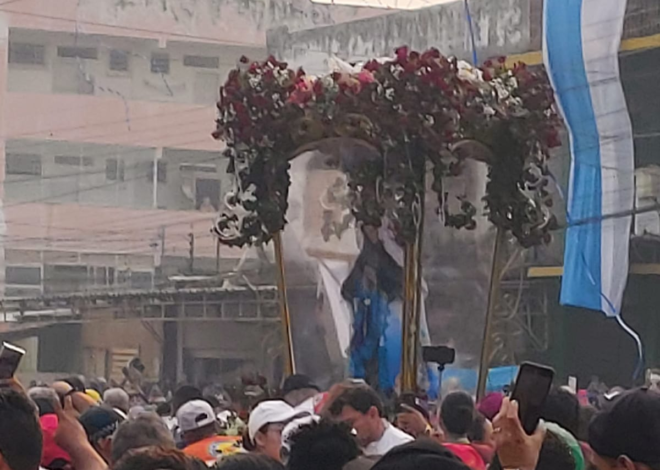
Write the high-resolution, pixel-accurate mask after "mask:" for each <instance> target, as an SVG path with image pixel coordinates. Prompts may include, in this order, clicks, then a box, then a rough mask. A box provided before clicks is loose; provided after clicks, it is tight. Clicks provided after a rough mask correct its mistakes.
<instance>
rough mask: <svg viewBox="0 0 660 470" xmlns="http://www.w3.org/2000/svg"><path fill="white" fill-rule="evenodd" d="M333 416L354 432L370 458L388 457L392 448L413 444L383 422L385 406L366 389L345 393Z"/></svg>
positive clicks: (408, 438)
mask: <svg viewBox="0 0 660 470" xmlns="http://www.w3.org/2000/svg"><path fill="white" fill-rule="evenodd" d="M330 413H331V414H332V415H333V416H335V417H336V418H338V419H339V420H341V421H343V422H345V423H346V424H348V425H349V426H351V427H352V428H353V429H354V430H355V432H356V434H357V440H358V442H359V443H360V445H361V446H362V450H363V452H364V455H367V456H381V455H385V454H386V453H387V452H389V451H390V450H391V449H392V448H394V447H396V446H399V445H402V444H405V443H407V442H410V441H413V440H414V438H413V437H412V436H409V435H408V434H406V433H405V432H403V431H401V430H399V429H397V428H395V427H394V426H392V425H391V424H390V423H388V422H387V420H386V419H384V418H383V402H382V401H381V399H380V397H379V396H378V394H377V393H376V392H375V391H374V390H373V389H372V388H371V387H369V386H366V385H359V386H355V387H351V388H348V389H346V390H345V391H343V392H342V393H341V395H339V396H338V397H337V398H336V399H335V400H334V401H333V403H332V405H331V406H330Z"/></svg>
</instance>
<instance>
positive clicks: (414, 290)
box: [401, 190, 424, 392]
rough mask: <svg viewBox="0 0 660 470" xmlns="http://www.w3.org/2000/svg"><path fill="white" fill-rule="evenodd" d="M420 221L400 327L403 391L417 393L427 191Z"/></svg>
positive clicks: (409, 251)
mask: <svg viewBox="0 0 660 470" xmlns="http://www.w3.org/2000/svg"><path fill="white" fill-rule="evenodd" d="M417 209H418V210H419V214H418V217H419V221H418V223H417V234H416V235H415V241H414V242H413V243H407V244H406V249H405V258H404V267H403V269H404V273H403V276H404V277H403V315H402V316H403V318H402V321H403V324H402V328H401V330H402V331H401V334H402V338H401V349H402V355H401V389H402V391H404V392H416V391H417V368H418V367H417V365H418V362H419V361H418V358H419V323H420V311H421V305H422V237H423V235H424V191H423V190H422V192H421V194H420V195H419V206H418V207H417Z"/></svg>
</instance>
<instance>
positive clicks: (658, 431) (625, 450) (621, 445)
mask: <svg viewBox="0 0 660 470" xmlns="http://www.w3.org/2000/svg"><path fill="white" fill-rule="evenodd" d="M589 445H590V446H591V449H592V450H593V452H594V453H595V455H594V457H593V464H594V465H595V466H596V467H598V470H660V394H658V393H657V392H654V391H651V390H649V389H647V388H640V389H636V390H631V391H629V392H624V393H622V394H620V395H618V396H617V397H615V398H614V399H613V401H612V403H609V404H608V406H606V409H605V410H604V411H602V412H601V413H599V414H597V415H596V416H595V417H594V419H593V420H592V421H591V424H590V425H589Z"/></svg>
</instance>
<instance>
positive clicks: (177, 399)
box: [172, 385, 204, 414]
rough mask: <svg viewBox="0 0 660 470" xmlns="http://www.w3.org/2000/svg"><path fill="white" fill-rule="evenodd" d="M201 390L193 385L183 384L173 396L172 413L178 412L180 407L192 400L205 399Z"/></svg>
mask: <svg viewBox="0 0 660 470" xmlns="http://www.w3.org/2000/svg"><path fill="white" fill-rule="evenodd" d="M203 399H204V395H203V394H202V392H201V390H200V389H198V388H197V387H195V386H193V385H181V386H180V387H179V388H177V389H176V390H175V391H174V395H173V396H172V413H173V414H176V412H177V411H179V408H181V406H183V405H184V404H186V403H188V402H189V401H191V400H203Z"/></svg>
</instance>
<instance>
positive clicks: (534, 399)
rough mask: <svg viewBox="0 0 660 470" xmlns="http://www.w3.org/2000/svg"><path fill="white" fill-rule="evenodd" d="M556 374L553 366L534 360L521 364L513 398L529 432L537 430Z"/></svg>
mask: <svg viewBox="0 0 660 470" xmlns="http://www.w3.org/2000/svg"><path fill="white" fill-rule="evenodd" d="M554 376H555V371H554V369H552V368H551V367H547V366H542V365H540V364H534V363H532V362H524V363H522V364H521V365H520V370H519V371H518V377H517V378H516V383H515V385H514V386H513V392H512V393H511V399H512V400H516V401H517V402H518V406H519V410H518V414H519V417H520V422H521V423H522V426H523V429H524V430H525V432H526V433H527V434H533V433H534V431H536V427H537V426H538V424H539V420H540V419H541V410H542V409H543V405H544V404H545V400H546V399H547V398H548V393H549V392H550V387H551V386H552V380H553V378H554Z"/></svg>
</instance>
